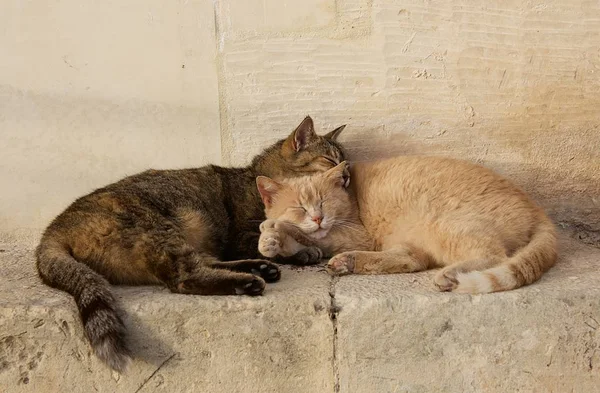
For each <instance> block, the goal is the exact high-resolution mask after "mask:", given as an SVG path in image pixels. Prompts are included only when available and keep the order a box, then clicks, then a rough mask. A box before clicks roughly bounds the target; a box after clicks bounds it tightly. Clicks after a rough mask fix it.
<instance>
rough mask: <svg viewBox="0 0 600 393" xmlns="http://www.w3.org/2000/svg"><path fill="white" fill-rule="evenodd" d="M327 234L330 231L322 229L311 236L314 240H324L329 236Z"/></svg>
mask: <svg viewBox="0 0 600 393" xmlns="http://www.w3.org/2000/svg"><path fill="white" fill-rule="evenodd" d="M327 233H329V229H325V228H321V229H317V230H316V231H314V232H313V233H311V234H310V235H309V236H310V237H312V238H313V239H322V238H324V237H325V236H327Z"/></svg>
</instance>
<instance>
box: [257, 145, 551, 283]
mask: <svg viewBox="0 0 600 393" xmlns="http://www.w3.org/2000/svg"><path fill="white" fill-rule="evenodd" d="M350 178H351V179H352V182H350V181H349V179H350ZM349 183H351V186H348V184H349ZM257 185H258V190H259V192H260V194H261V197H262V199H263V203H264V205H265V213H266V216H267V218H268V219H267V220H266V221H265V222H263V223H262V224H261V232H262V233H261V238H260V240H259V251H260V252H261V253H262V254H263V255H265V256H273V255H276V254H278V255H284V256H285V255H293V254H294V253H296V252H298V251H299V250H300V249H303V248H311V249H313V252H315V251H314V250H319V251H320V252H322V255H323V256H327V257H329V256H332V255H333V258H331V259H330V260H329V263H328V265H327V267H328V270H329V271H330V272H331V273H332V274H349V273H356V274H382V273H408V272H417V271H422V270H426V269H430V268H441V270H440V271H438V272H437V274H436V275H435V278H434V282H435V284H436V286H437V287H438V288H439V289H440V290H442V291H455V292H460V293H472V294H474V293H487V292H495V291H504V290H510V289H514V288H518V287H521V286H523V285H527V284H531V283H533V282H534V281H536V280H538V279H539V278H540V277H541V275H542V274H543V273H544V272H545V271H546V270H548V269H549V268H550V267H551V266H553V265H554V263H555V261H556V257H557V246H556V234H555V228H554V225H553V224H552V222H551V221H550V219H549V218H548V217H547V216H546V214H545V213H544V211H543V210H542V209H541V208H540V207H539V206H537V205H536V204H535V203H534V202H533V201H532V200H531V199H530V198H529V197H528V196H527V195H526V194H525V193H524V192H523V191H521V190H520V189H519V188H517V187H516V186H515V185H514V184H512V183H511V182H510V181H508V180H507V179H505V178H503V177H502V176H500V175H498V174H496V173H494V172H493V171H491V170H489V169H486V168H484V167H481V166H479V165H475V164H473V163H469V162H466V161H460V160H455V159H450V158H440V157H425V156H412V157H397V158H393V159H388V160H384V161H377V162H370V163H358V164H356V165H354V166H353V168H352V169H351V170H350V171H348V168H347V164H346V163H345V162H344V163H341V164H340V165H338V166H336V167H335V168H332V169H330V170H329V171H327V172H324V173H321V174H316V175H313V176H306V177H300V178H295V179H286V180H284V181H274V180H272V179H269V178H266V177H264V176H261V177H258V178H257Z"/></svg>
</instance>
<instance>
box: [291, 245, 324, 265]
mask: <svg viewBox="0 0 600 393" xmlns="http://www.w3.org/2000/svg"><path fill="white" fill-rule="evenodd" d="M291 258H293V259H294V264H296V265H314V264H316V263H319V262H320V261H321V259H322V258H323V251H321V250H320V249H319V248H318V247H308V248H305V249H303V250H301V251H298V252H297V253H296V254H295V255H293V256H292V257H291Z"/></svg>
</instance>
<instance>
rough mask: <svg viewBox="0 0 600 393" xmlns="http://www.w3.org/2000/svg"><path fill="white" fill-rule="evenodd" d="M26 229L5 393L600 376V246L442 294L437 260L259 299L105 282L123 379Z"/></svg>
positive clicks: (287, 288) (442, 388) (11, 238)
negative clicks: (113, 303)
mask: <svg viewBox="0 0 600 393" xmlns="http://www.w3.org/2000/svg"><path fill="white" fill-rule="evenodd" d="M36 239H37V235H36V234H34V233H32V232H30V231H16V232H12V233H10V234H2V235H0V250H2V251H0V275H1V276H2V279H3V283H2V285H1V286H0V332H1V333H0V392H5V391H6V392H56V391H72V392H90V391H100V392H115V391H118V392H136V391H137V389H140V390H139V391H140V392H144V391H148V392H150V391H158V392H161V391H164V392H213V393H221V392H223V393H230V392H240V393H245V392H249V393H280V392H298V393H300V392H302V393H305V392H319V393H327V392H331V393H363V392H364V393H367V392H381V393H387V392H390V393H391V392H482V391H485V392H498V393H505V392H509V391H510V392H512V391H522V392H549V391H555V392H570V391H574V392H594V391H595V390H594V389H595V388H596V386H598V384H599V383H600V311H599V310H600V286H598V284H597V283H598V281H599V280H600V251H599V250H598V249H596V248H592V247H588V246H585V245H583V244H581V243H577V242H574V241H572V240H566V239H564V240H563V250H562V255H563V256H562V259H561V260H560V262H559V263H558V265H557V266H556V267H555V268H553V269H552V270H551V271H550V272H549V273H547V274H546V275H545V276H544V277H543V278H542V280H541V281H540V282H538V283H536V284H534V285H532V286H529V287H525V288H522V289H518V290H515V291H511V292H506V293H500V294H492V295H482V296H481V295H480V296H469V295H455V294H448V293H439V292H437V291H436V290H435V289H434V287H433V285H432V281H431V279H432V276H433V273H432V272H426V273H419V274H406V275H389V276H370V277H369V276H350V277H342V278H341V279H339V280H338V279H336V280H335V283H333V282H332V280H331V279H330V278H329V276H327V275H326V274H325V273H324V272H320V271H318V269H309V270H302V271H298V270H292V269H285V270H284V272H283V275H282V280H281V282H279V283H277V284H272V285H269V287H268V289H267V291H266V292H265V295H264V296H262V297H259V298H249V297H199V296H185V295H175V294H171V293H169V292H168V291H166V290H164V289H160V288H157V287H119V288H115V293H116V294H117V296H118V298H119V299H120V301H121V303H122V306H123V308H124V310H126V312H127V318H126V323H127V325H128V327H129V329H130V332H131V334H132V342H133V349H134V352H135V354H136V356H137V359H136V360H135V361H134V362H133V364H132V366H131V368H130V370H129V372H128V374H126V375H123V376H118V375H116V374H112V373H111V372H110V371H109V370H108V369H107V368H106V367H105V366H104V365H103V364H101V363H100V362H99V361H98V360H97V359H96V357H95V356H94V355H93V354H91V353H90V347H89V345H88V343H87V341H86V340H85V339H84V336H83V330H82V327H81V325H80V322H79V318H78V315H77V310H76V309H75V305H74V302H73V300H72V299H71V298H69V296H67V295H65V294H64V293H61V292H59V291H55V290H53V289H50V288H48V287H45V286H44V285H42V284H41V283H40V282H39V279H38V278H37V276H36V273H35V271H34V269H33V258H32V251H31V250H32V248H33V247H34V246H35V241H36ZM330 293H332V294H333V295H334V298H333V302H332V299H331V297H330ZM331 306H333V307H331ZM330 310H334V311H335V316H336V317H335V318H334V319H333V320H332V319H330V316H329V313H330ZM334 354H335V355H334ZM336 386H338V388H336Z"/></svg>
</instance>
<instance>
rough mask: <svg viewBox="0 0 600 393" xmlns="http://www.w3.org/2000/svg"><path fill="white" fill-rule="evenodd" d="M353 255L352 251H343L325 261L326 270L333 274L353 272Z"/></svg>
mask: <svg viewBox="0 0 600 393" xmlns="http://www.w3.org/2000/svg"><path fill="white" fill-rule="evenodd" d="M354 260H355V257H354V255H352V253H349V252H343V253H341V254H338V255H336V256H334V257H333V258H331V259H330V260H329V262H328V263H327V271H328V272H329V273H331V274H334V275H338V276H339V275H343V274H350V273H352V272H354Z"/></svg>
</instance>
